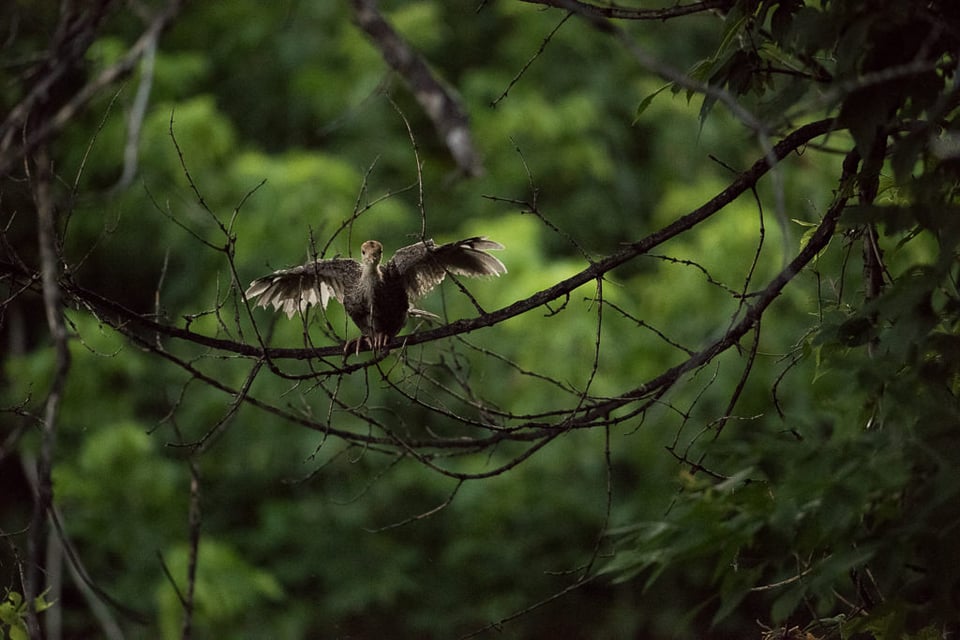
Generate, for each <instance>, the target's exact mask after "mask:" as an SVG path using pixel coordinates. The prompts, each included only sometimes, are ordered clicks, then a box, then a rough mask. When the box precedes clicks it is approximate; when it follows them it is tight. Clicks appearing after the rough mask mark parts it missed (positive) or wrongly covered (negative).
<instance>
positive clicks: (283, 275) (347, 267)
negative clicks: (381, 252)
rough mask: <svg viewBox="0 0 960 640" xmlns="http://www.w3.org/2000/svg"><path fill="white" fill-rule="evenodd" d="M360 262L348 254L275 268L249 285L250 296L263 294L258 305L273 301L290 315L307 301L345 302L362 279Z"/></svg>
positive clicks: (305, 306)
mask: <svg viewBox="0 0 960 640" xmlns="http://www.w3.org/2000/svg"><path fill="white" fill-rule="evenodd" d="M360 271H361V267H360V263H359V262H357V261H356V260H350V259H347V258H333V259H331V260H317V261H316V262H310V263H307V264H305V265H301V266H299V267H294V268H292V269H281V270H279V271H274V272H273V273H271V274H270V275H268V276H264V277H262V278H257V279H256V280H254V281H253V282H251V283H250V287H249V288H248V289H247V293H246V295H247V298H249V299H250V300H253V299H254V298H257V297H259V298H260V299H259V300H258V301H257V306H259V307H267V306H269V305H271V304H272V305H273V308H274V309H276V310H278V311H279V310H280V309H282V310H283V312H284V313H286V314H287V317H288V318H292V317H293V314H295V313H296V312H297V311H304V310H306V308H307V305H310V304H318V303H319V304H320V306H321V307H323V308H324V309H326V308H327V301H328V300H330V298H336V299H337V300H338V301H339V302H340V303H341V304H343V297H344V295H345V294H346V292H347V291H349V290H350V289H351V288H353V287H354V286H355V285H356V283H357V281H358V280H359V279H360Z"/></svg>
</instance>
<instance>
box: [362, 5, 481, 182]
mask: <svg viewBox="0 0 960 640" xmlns="http://www.w3.org/2000/svg"><path fill="white" fill-rule="evenodd" d="M351 4H352V5H353V11H354V19H355V21H356V23H357V25H358V26H359V27H360V28H361V29H362V30H363V31H364V32H365V33H366V34H367V36H368V37H369V38H370V41H371V42H372V43H373V45H374V46H375V47H376V48H377V49H378V50H379V51H380V55H382V56H383V59H384V60H385V61H386V63H387V64H388V65H390V67H391V68H392V69H393V70H394V71H396V72H397V73H399V74H400V76H401V77H403V79H404V80H405V81H406V82H407V85H408V86H409V87H410V90H411V91H412V92H413V95H414V97H415V98H416V99H417V102H418V103H420V106H421V107H422V108H423V110H424V112H425V113H426V114H427V115H428V116H429V117H430V120H431V121H432V122H433V126H434V128H435V129H436V130H437V133H438V134H439V135H440V138H441V140H443V143H444V144H445V145H446V146H447V149H448V150H449V151H450V155H451V156H453V159H454V161H455V162H456V163H457V166H458V167H459V168H460V170H461V171H463V172H464V173H465V174H466V175H468V176H478V175H481V174H483V164H482V162H481V161H480V156H479V155H478V154H477V152H476V149H475V148H474V146H473V137H472V136H471V135H470V118H469V116H468V115H467V112H466V110H465V109H464V108H463V107H462V106H461V104H460V100H459V99H458V98H457V97H456V96H455V95H454V93H453V91H452V90H451V89H449V88H447V87H446V86H444V83H443V82H442V81H440V80H439V79H438V78H437V77H436V74H434V73H433V71H431V70H430V67H429V66H428V65H427V63H426V62H425V61H424V59H423V58H422V57H421V56H420V55H419V54H418V53H417V52H416V51H415V50H414V49H413V47H411V46H410V43H408V42H407V41H406V40H404V39H403V38H402V37H401V36H400V34H398V33H397V32H396V31H395V30H394V29H393V27H392V26H391V25H390V23H389V22H387V21H386V20H385V19H384V17H383V16H382V15H381V14H380V12H379V10H378V9H377V3H376V1H375V0H351Z"/></svg>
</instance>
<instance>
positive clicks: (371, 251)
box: [360, 240, 383, 265]
mask: <svg viewBox="0 0 960 640" xmlns="http://www.w3.org/2000/svg"><path fill="white" fill-rule="evenodd" d="M382 255H383V245H382V244H380V243H379V242H377V241H376V240H367V241H366V242H364V243H363V244H362V245H360V256H361V261H362V262H363V264H373V265H376V264H380V257H381V256H382Z"/></svg>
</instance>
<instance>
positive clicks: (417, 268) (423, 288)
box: [386, 237, 507, 300]
mask: <svg viewBox="0 0 960 640" xmlns="http://www.w3.org/2000/svg"><path fill="white" fill-rule="evenodd" d="M499 249H503V245H502V244H500V243H499V242H494V241H493V240H488V239H486V238H483V237H475V238H467V239H466V240H460V241H458V242H450V243H448V244H443V245H440V246H437V245H436V244H435V243H434V242H433V240H425V241H423V242H418V243H416V244H412V245H410V246H408V247H403V248H402V249H398V250H397V252H396V253H395V254H394V255H393V257H392V258H391V259H390V262H389V263H387V265H386V269H387V270H388V271H392V272H394V273H396V274H397V276H399V277H400V278H401V279H402V281H403V286H404V287H405V288H406V290H407V296H408V297H409V298H410V299H411V300H414V299H416V298H419V297H421V296H423V295H425V294H426V293H427V292H429V291H430V290H432V289H433V288H434V287H436V286H437V285H438V284H440V283H441V282H442V281H443V279H444V277H446V275H447V273H453V274H456V275H460V276H470V277H473V278H476V277H481V276H499V275H501V274H504V273H506V272H507V268H506V267H505V266H504V265H503V263H502V262H500V260H498V259H497V258H495V257H493V256H492V255H490V254H489V253H486V252H487V251H490V250H499Z"/></svg>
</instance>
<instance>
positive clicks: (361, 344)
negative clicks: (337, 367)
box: [343, 333, 390, 359]
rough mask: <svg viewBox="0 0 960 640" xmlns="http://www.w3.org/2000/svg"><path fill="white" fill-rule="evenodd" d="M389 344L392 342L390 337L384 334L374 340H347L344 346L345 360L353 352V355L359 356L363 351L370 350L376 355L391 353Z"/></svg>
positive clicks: (374, 337)
mask: <svg viewBox="0 0 960 640" xmlns="http://www.w3.org/2000/svg"><path fill="white" fill-rule="evenodd" d="M388 342H390V336H388V335H386V334H383V333H378V334H376V335H374V336H373V337H372V338H371V337H369V336H360V337H359V338H354V339H353V340H347V342H346V343H344V345H343V357H344V359H346V358H349V357H350V355H351V352H352V354H353V355H355V356H359V355H360V350H361V349H370V350H371V351H373V353H374V355H379V354H382V353H386V352H388V351H389V349H387V343H388Z"/></svg>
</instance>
